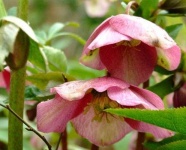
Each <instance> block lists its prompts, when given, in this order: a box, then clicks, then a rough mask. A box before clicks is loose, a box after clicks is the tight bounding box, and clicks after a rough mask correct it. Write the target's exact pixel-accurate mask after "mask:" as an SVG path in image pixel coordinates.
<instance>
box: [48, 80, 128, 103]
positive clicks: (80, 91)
mask: <svg viewBox="0 0 186 150" xmlns="http://www.w3.org/2000/svg"><path fill="white" fill-rule="evenodd" d="M113 86H116V87H120V88H121V89H125V88H127V87H129V84H127V83H125V82H123V81H121V80H119V79H115V78H110V77H101V78H96V79H92V80H87V81H86V80H79V81H71V82H66V83H64V84H62V85H60V86H58V87H54V88H52V89H51V92H52V93H58V94H59V95H60V96H61V97H62V98H63V99H66V100H69V101H72V100H79V99H81V98H83V97H84V95H85V94H86V93H87V92H89V90H92V89H95V90H96V91H98V92H104V91H106V90H107V89H109V88H110V87H113Z"/></svg>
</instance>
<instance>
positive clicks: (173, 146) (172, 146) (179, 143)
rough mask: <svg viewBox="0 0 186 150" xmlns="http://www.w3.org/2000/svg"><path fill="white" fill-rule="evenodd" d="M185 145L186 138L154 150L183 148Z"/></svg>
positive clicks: (182, 149)
mask: <svg viewBox="0 0 186 150" xmlns="http://www.w3.org/2000/svg"><path fill="white" fill-rule="evenodd" d="M185 147H186V140H180V141H176V142H172V143H170V144H167V145H164V146H161V147H159V148H157V149H156V150H184V149H185Z"/></svg>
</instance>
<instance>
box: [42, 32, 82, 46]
mask: <svg viewBox="0 0 186 150" xmlns="http://www.w3.org/2000/svg"><path fill="white" fill-rule="evenodd" d="M61 36H70V37H72V38H74V39H75V40H77V41H78V42H79V43H80V44H82V45H85V43H86V41H85V40H84V39H83V38H81V37H80V36H79V35H77V34H74V33H70V32H61V33H58V34H56V35H55V36H53V37H52V38H51V39H49V41H51V40H53V39H55V38H57V37H61ZM49 41H47V42H46V43H48V42H49Z"/></svg>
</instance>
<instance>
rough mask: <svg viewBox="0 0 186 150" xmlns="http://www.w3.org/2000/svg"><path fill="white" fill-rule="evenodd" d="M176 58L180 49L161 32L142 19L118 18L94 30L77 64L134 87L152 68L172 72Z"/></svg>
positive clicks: (165, 33) (144, 79)
mask: <svg viewBox="0 0 186 150" xmlns="http://www.w3.org/2000/svg"><path fill="white" fill-rule="evenodd" d="M180 57H181V52H180V48H179V47H178V46H177V45H176V43H175V42H174V40H173V39H172V38H171V37H170V36H169V35H168V34H167V32H166V31H165V30H163V29H162V28H160V27H159V26H157V25H156V24H154V23H152V22H150V21H148V20H145V19H143V18H140V17H136V16H130V15H125V14H120V15H117V16H112V17H110V18H108V19H107V20H105V21H104V22H103V23H102V24H100V25H99V26H98V27H97V28H96V29H95V31H94V32H93V33H92V35H91V36H90V37H89V39H88V41H87V43H86V45H85V47H84V50H83V53H82V56H81V58H80V62H81V63H82V64H84V65H86V66H88V67H91V68H94V69H98V70H102V69H107V70H108V72H109V73H110V75H111V76H112V77H116V78H119V79H122V80H124V81H126V82H128V83H130V84H134V85H138V84H140V83H142V82H145V81H146V80H148V78H149V77H150V75H151V73H152V71H153V70H154V67H155V65H156V64H157V65H159V66H161V67H163V68H165V69H167V70H174V69H176V68H177V66H178V65H179V62H180Z"/></svg>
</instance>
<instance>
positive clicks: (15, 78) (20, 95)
mask: <svg viewBox="0 0 186 150" xmlns="http://www.w3.org/2000/svg"><path fill="white" fill-rule="evenodd" d="M17 16H18V17H19V18H21V19H23V20H25V21H27V16H28V0H19V1H18V14H17ZM25 77H26V67H25V66H24V67H22V68H20V69H18V70H12V71H11V80H10V98H9V105H10V107H11V108H12V109H13V110H14V111H15V113H16V114H18V115H19V116H20V117H21V118H23V110H24V90H25ZM8 149H9V150H22V149H23V124H22V122H20V121H19V120H18V119H17V118H16V117H15V116H14V115H13V114H11V113H9V127H8Z"/></svg>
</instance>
